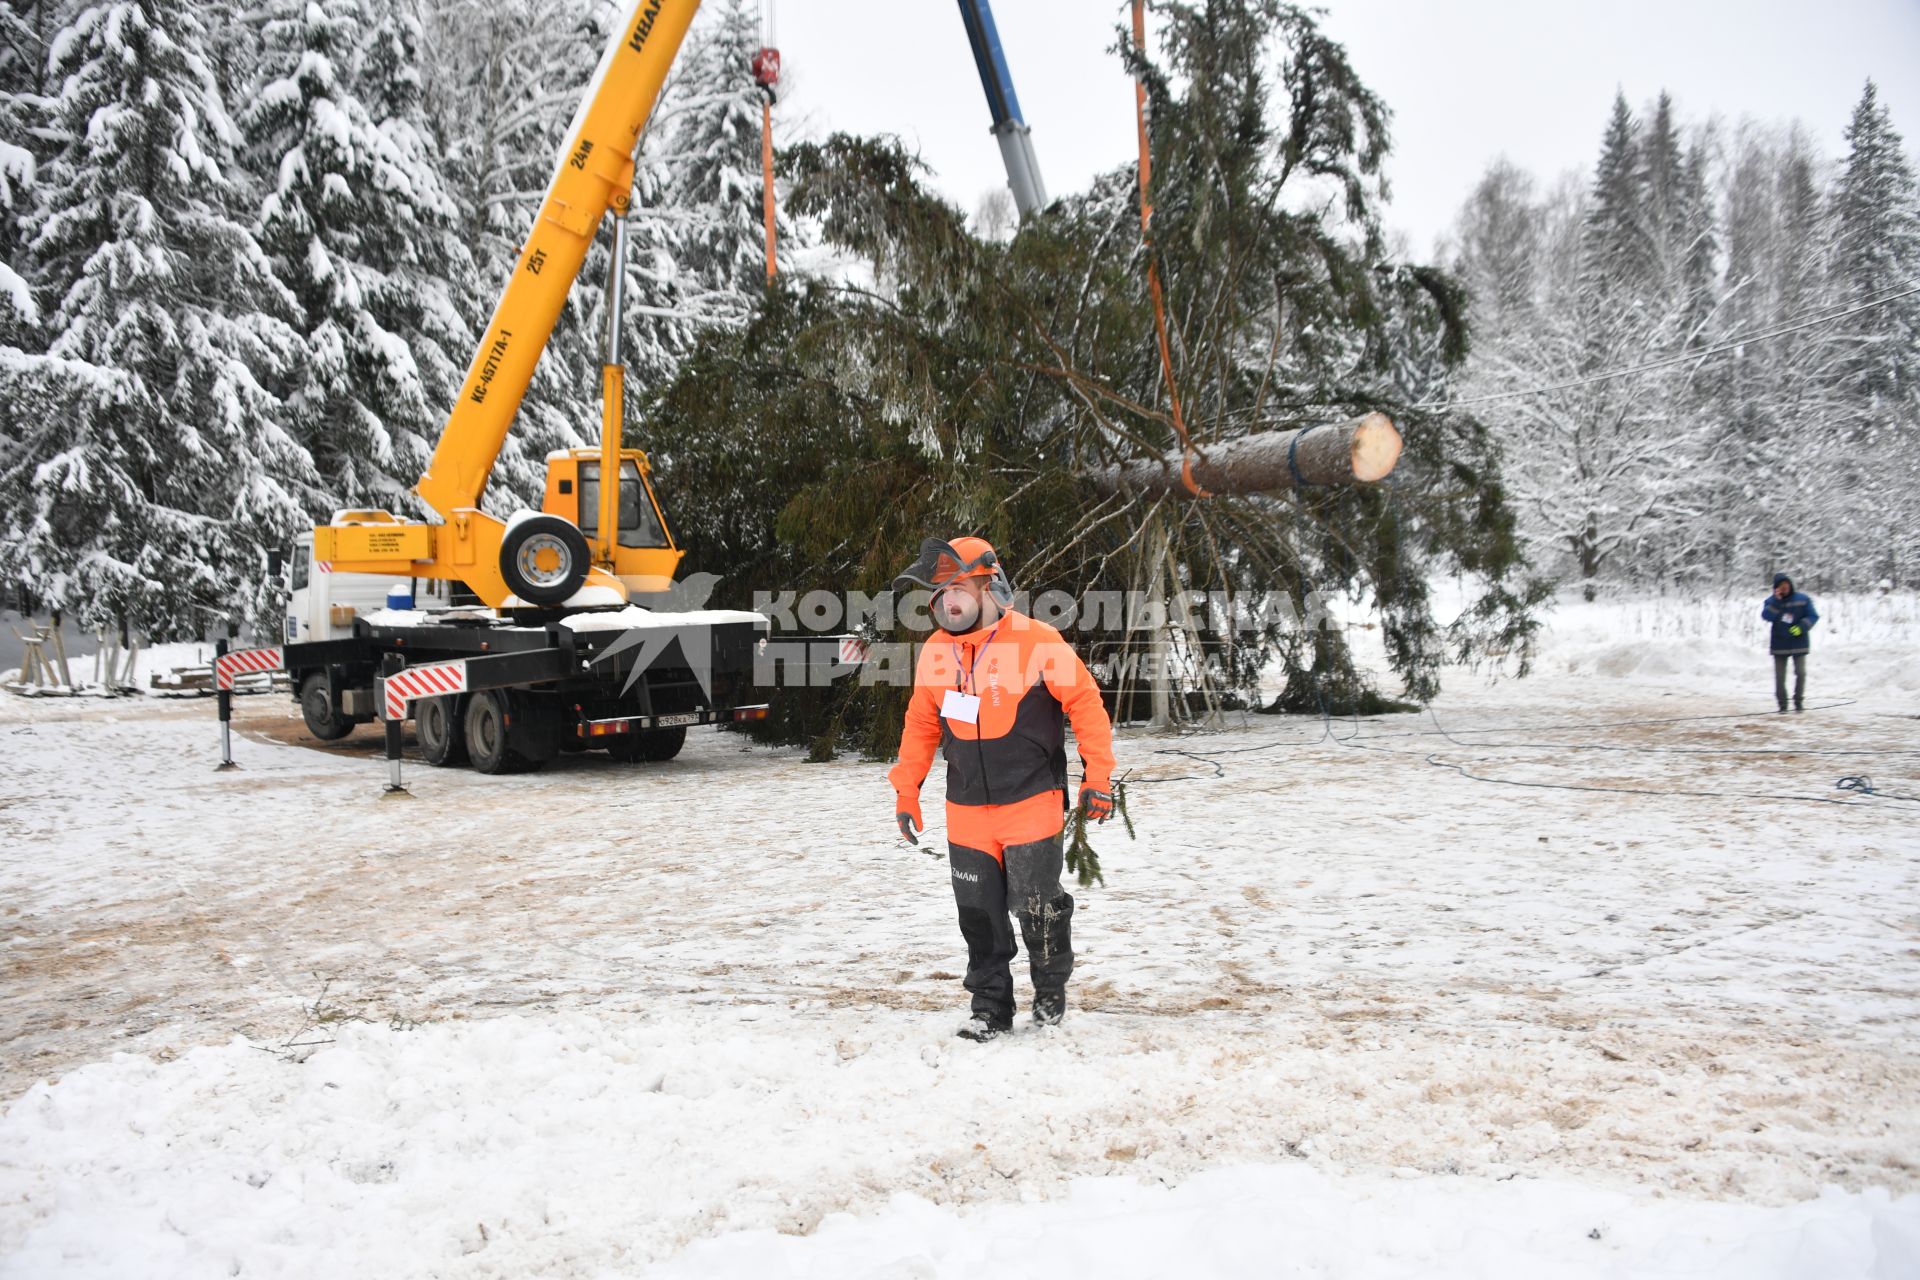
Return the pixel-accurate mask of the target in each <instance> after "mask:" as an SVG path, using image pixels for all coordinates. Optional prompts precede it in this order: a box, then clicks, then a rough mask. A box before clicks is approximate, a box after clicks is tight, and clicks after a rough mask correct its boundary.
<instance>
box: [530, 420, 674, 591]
mask: <svg viewBox="0 0 1920 1280" xmlns="http://www.w3.org/2000/svg"><path fill="white" fill-rule="evenodd" d="M600 467H601V451H600V450H599V449H597V448H589V449H558V450H555V451H554V452H552V453H549V454H548V455H547V489H546V494H545V496H544V497H543V498H542V499H541V502H540V510H541V511H542V512H543V513H545V514H547V515H550V516H558V517H560V518H561V519H563V520H568V521H571V522H572V523H573V524H574V525H576V526H577V527H578V528H579V530H580V532H581V533H582V534H583V535H584V536H585V537H586V539H587V541H588V543H589V544H592V545H598V544H599V541H600ZM619 501H620V506H619V512H620V524H619V529H618V531H617V533H616V536H615V537H614V539H613V560H612V563H611V564H609V565H605V566H603V567H605V568H607V569H608V570H610V571H611V572H612V574H613V575H614V576H615V577H616V578H618V579H619V580H620V585H621V586H623V587H625V588H626V591H627V599H628V600H630V601H631V602H633V603H634V604H640V605H645V604H649V603H651V601H652V599H653V598H657V597H658V596H660V594H661V593H663V592H667V591H671V590H672V589H673V577H674V574H675V573H676V572H677V571H678V570H679V568H680V561H681V560H682V559H683V558H684V557H685V556H686V552H684V551H682V550H680V549H679V548H678V547H676V546H675V545H674V543H673V534H672V532H671V531H670V530H669V529H668V527H667V522H666V518H665V516H664V514H663V512H662V511H661V508H660V499H659V496H658V495H657V494H655V493H654V491H653V468H652V467H651V465H649V463H648V462H647V455H646V454H644V453H642V452H641V451H640V450H638V449H623V450H621V451H620V499H619Z"/></svg>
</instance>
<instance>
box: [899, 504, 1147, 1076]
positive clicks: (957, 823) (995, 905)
mask: <svg viewBox="0 0 1920 1280" xmlns="http://www.w3.org/2000/svg"><path fill="white" fill-rule="evenodd" d="M915 587H920V588H925V589H928V590H931V591H932V592H933V593H934V595H933V598H932V603H931V604H930V606H929V608H930V611H931V612H932V614H933V619H934V622H935V623H936V624H937V625H938V626H939V628H940V634H938V635H936V636H935V637H934V638H933V639H932V640H930V641H928V643H927V644H925V645H924V646H922V647H921V650H920V657H919V661H918V663H917V665H916V666H915V669H914V680H913V699H912V701H911V702H910V703H909V704H908V706H907V718H906V724H905V726H904V727H903V728H902V729H901V732H900V762H899V763H898V764H896V765H895V766H894V767H893V769H892V770H891V771H890V772H889V773H888V774H887V779H888V781H890V782H892V783H893V789H894V796H895V803H894V814H895V822H896V823H897V824H898V826H899V828H900V834H901V835H903V836H905V837H906V838H907V839H908V840H910V841H912V842H913V843H914V844H919V843H920V836H919V833H920V832H921V831H922V830H923V829H924V828H925V826H926V822H925V820H924V819H923V818H922V817H921V815H920V784H921V783H922V782H923V781H925V779H926V776H927V771H928V770H929V769H930V768H932V766H933V753H934V749H935V748H940V749H942V750H943V752H944V753H945V755H946V760H947V859H948V863H949V867H950V869H951V871H952V873H953V896H954V900H955V902H956V903H957V905H958V906H959V909H960V932H961V934H962V936H964V937H965V938H966V940H967V976H966V988H967V990H968V991H970V992H972V993H973V1016H972V1018H971V1019H970V1020H969V1021H968V1022H967V1023H966V1024H965V1025H964V1026H962V1027H961V1028H960V1030H959V1032H958V1034H959V1035H961V1036H963V1037H965V1038H966V1039H969V1040H990V1039H992V1038H993V1037H994V1036H997V1035H999V1034H1001V1033H1002V1032H1005V1031H1009V1030H1011V1029H1012V1027H1013V1009H1014V1002H1013V975H1012V972H1011V970H1010V968H1009V964H1010V962H1011V961H1012V960H1013V957H1014V954H1015V950H1016V948H1015V945H1014V935H1013V927H1012V924H1011V922H1010V921H1009V919H1008V913H1009V910H1010V909H1011V910H1012V911H1013V912H1014V913H1016V914H1017V915H1018V916H1019V920H1020V935H1021V937H1022V938H1023V939H1024V940H1025V942H1026V947H1027V960H1028V964H1029V966H1030V968H1031V970H1032V974H1033V1020H1034V1021H1035V1022H1036V1023H1038V1024H1040V1025H1043V1026H1048V1025H1052V1024H1055V1023H1058V1022H1059V1021H1060V1019H1061V1018H1062V1017H1063V1016H1065V1014H1066V1009H1067V977H1068V975H1069V974H1071V973H1072V972H1073V942H1072V936H1071V930H1070V926H1071V924H1072V921H1073V897H1072V895H1071V894H1069V893H1067V892H1066V890H1065V889H1063V888H1062V887H1061V884H1060V875H1061V871H1062V869H1063V867H1062V855H1063V851H1062V836H1063V834H1064V828H1065V814H1066V794H1067V792H1066V788H1067V748H1066V730H1065V724H1064V721H1065V720H1071V721H1072V723H1073V734H1074V738H1075V740H1076V741H1077V742H1078V744H1079V748H1080V760H1081V765H1082V768H1083V770H1084V773H1085V777H1084V778H1083V780H1082V781H1081V784H1080V800H1079V803H1080V807H1081V808H1082V809H1084V810H1086V813H1087V816H1088V817H1089V818H1091V819H1093V820H1094V821H1096V822H1105V821H1106V820H1107V819H1108V818H1110V817H1111V816H1113V781H1112V779H1113V725H1112V722H1111V721H1109V720H1108V718H1107V710H1106V707H1105V706H1104V705H1102V703H1101V701H1100V687H1099V686H1098V685H1097V684H1096V683H1094V679H1093V676H1092V674H1091V673H1090V672H1088V670H1087V668H1086V664H1085V663H1083V662H1081V661H1080V657H1079V655H1078V654H1076V653H1075V652H1074V651H1073V649H1072V647H1071V646H1069V645H1068V644H1067V642H1066V641H1065V640H1063V639H1061V637H1060V633H1059V632H1058V631H1056V630H1054V629H1053V628H1052V627H1050V626H1048V625H1047V624H1045V623H1044V622H1040V621H1037V620H1036V619H1033V618H1030V617H1028V616H1026V615H1025V614H1023V613H1020V612H1017V611H1016V610H1015V609H1013V608H1012V602H1013V587H1012V585H1011V584H1010V583H1009V582H1008V581H1007V575H1006V573H1005V571H1004V570H1003V569H1002V568H1001V567H1000V563H999V557H998V556H997V555H996V554H995V553H994V550H993V548H992V547H991V546H989V545H988V544H987V543H986V542H985V541H984V540H982V539H980V538H957V539H955V540H954V541H953V542H952V543H950V544H949V543H946V542H941V541H939V540H938V539H928V540H927V541H926V542H925V543H924V544H922V546H921V549H920V558H919V559H918V560H917V561H915V562H914V565H913V567H912V568H910V569H908V570H907V571H906V573H904V574H902V575H901V576H900V577H899V578H898V579H896V580H895V582H894V588H895V590H899V591H904V590H911V589H913V588H915Z"/></svg>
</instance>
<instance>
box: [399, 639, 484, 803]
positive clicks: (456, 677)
mask: <svg viewBox="0 0 1920 1280" xmlns="http://www.w3.org/2000/svg"><path fill="white" fill-rule="evenodd" d="M405 661H406V659H404V658H402V657H401V656H400V655H399V654H397V653H390V654H388V655H387V656H386V657H385V658H383V659H381V663H380V690H379V696H380V716H381V719H383V720H385V721H386V726H387V790H386V794H387V795H388V796H395V795H405V794H407V789H406V787H405V785H403V784H402V783H401V781H400V743H401V734H402V729H401V726H402V725H403V724H404V723H405V722H406V719H407V705H408V704H409V703H412V702H417V701H419V700H420V699H421V698H438V697H441V696H443V695H445V694H449V693H465V692H466V691H467V664H466V662H465V661H459V662H429V663H427V664H426V665H424V666H419V667H407V666H402V665H401V664H402V663H404V662H405Z"/></svg>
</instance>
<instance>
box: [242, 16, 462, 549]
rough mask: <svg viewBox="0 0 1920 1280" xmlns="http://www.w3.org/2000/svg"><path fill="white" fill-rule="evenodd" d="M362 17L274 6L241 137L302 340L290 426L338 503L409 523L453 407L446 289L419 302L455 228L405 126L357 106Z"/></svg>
mask: <svg viewBox="0 0 1920 1280" xmlns="http://www.w3.org/2000/svg"><path fill="white" fill-rule="evenodd" d="M367 17H368V14H367V9H366V6H365V5H363V4H362V3H360V0H271V2H270V3H269V4H267V5H266V6H265V9H264V11H263V12H262V14H261V15H260V19H259V22H260V31H261V37H262V52H261V61H260V73H259V75H260V78H259V84H258V87H257V88H256V89H255V90H254V92H253V93H252V94H251V95H250V98H249V102H248V106H247V109H246V112H245V114H244V117H243V124H244V127H245V132H246V140H247V146H248V152H249V155H250V156H251V159H252V162H253V164H254V165H255V166H256V171H257V172H258V173H259V174H260V176H261V178H262V181H263V184H264V193H263V196H262V199H261V203H260V208H259V214H258V226H259V234H260V239H261V243H262V244H263V245H265V246H266V248H267V250H268V252H269V253H270V254H271V255H272V258H273V263H274V269H275V271H276V273H277V275H278V276H279V278H280V280H281V281H282V282H283V283H284V285H285V287H286V288H287V290H288V291H289V292H290V293H291V295H292V296H293V298H294V300H295V302H296V305H297V318H296V324H297V325H298V327H299V329H300V332H301V335H302V338H303V342H302V359H301V360H300V363H299V367H298V368H297V370H296V371H295V375H294V378H293V382H292V385H291V387H290V388H289V391H288V395H287V415H286V416H287V421H288V423H289V425H290V427H291V429H292V431H293V434H294V436H295V438H296V439H298V440H299V441H300V442H301V443H302V444H304V445H305V446H306V447H307V449H308V450H309V451H310V452H311V453H312V455H313V458H314V461H315V463H316V465H317V466H318V467H319V470H320V475H321V478H322V482H323V484H324V486H325V489H326V491H327V493H328V494H329V495H330V496H331V500H332V501H333V502H336V503H339V504H341V505H354V506H360V505H375V506H388V507H394V508H397V509H400V510H403V511H406V512H408V513H412V511H413V510H414V507H413V504H412V503H411V500H410V498H409V497H408V490H409V489H410V488H411V487H412V485H413V482H414V481H415V480H416V479H418V478H419V476H420V474H421V473H422V472H423V471H424V469H425V467H426V463H427V458H428V456H429V454H430V453H431V448H432V441H433V439H434V436H435V434H436V433H437V431H438V428H439V425H440V422H441V420H442V418H443V416H444V414H445V412H446V408H447V405H448V404H449V403H450V402H451V393H450V392H449V391H448V389H447V388H446V386H445V385H444V383H443V382H441V381H440V379H441V378H443V377H444V371H445V370H446V369H447V368H449V367H451V366H452V365H453V364H454V363H455V362H456V359H457V358H456V357H454V356H451V355H449V354H448V353H447V352H446V350H445V348H444V346H443V344H444V343H445V342H446V341H448V335H449V334H450V333H455V334H457V333H458V331H459V329H460V328H461V324H460V321H459V317H458V313H457V311H456V310H455V309H454V308H453V307H452V306H451V305H450V303H449V301H448V299H447V297H446V293H445V290H444V282H443V281H440V282H436V283H435V285H434V286H433V287H431V288H429V289H428V292H427V295H426V296H424V297H423V296H420V295H419V294H417V293H416V291H417V290H419V289H421V288H423V287H424V286H425V285H426V283H427V281H428V280H429V278H430V277H431V276H432V275H433V273H435V272H437V271H439V270H442V269H443V267H442V266H441V264H440V263H439V262H437V261H436V258H437V257H438V256H440V255H437V254H436V252H435V250H436V246H438V247H439V249H440V250H441V251H442V253H444V248H445V244H446V241H445V239H444V232H445V230H446V228H448V227H450V226H451V225H452V224H453V222H454V216H455V215H454V210H453V208H452V207H451V206H450V204H449V203H448V202H447V201H446V199H445V197H444V194H443V192H442V191H441V188H440V186H439V183H438V181H437V180H436V178H435V176H434V175H433V174H432V172H431V169H430V166H429V165H428V163H427V161H426V159H425V157H424V156H423V154H422V153H421V151H419V150H415V151H413V152H409V151H408V150H407V149H406V148H405V147H404V146H403V145H402V144H403V143H404V142H405V141H406V138H405V136H404V135H405V133H406V130H405V128H404V122H402V123H403V127H402V128H401V129H400V130H399V133H400V135H401V136H398V137H397V136H396V133H395V132H394V131H392V130H389V129H385V128H383V127H382V126H381V125H380V124H379V123H376V121H375V120H374V118H373V116H372V114H371V113H370V112H369V110H368V108H367V105H366V104H365V103H364V102H363V101H362V100H361V99H360V98H359V96H357V95H356V94H355V93H354V91H353V87H352V83H351V81H350V79H349V76H350V74H351V73H352V71H353V68H354V67H355V64H356V62H357V60H358V57H359V45H358V42H359V40H360V38H361V37H362V36H363V35H364V34H365V33H366V32H367V31H368V29H369V25H370V24H369V23H368V21H367ZM391 52H393V49H392V46H388V48H387V49H386V50H385V51H384V52H383V53H382V54H381V56H387V54H388V53H391ZM318 514H321V515H324V514H325V512H319V513H318Z"/></svg>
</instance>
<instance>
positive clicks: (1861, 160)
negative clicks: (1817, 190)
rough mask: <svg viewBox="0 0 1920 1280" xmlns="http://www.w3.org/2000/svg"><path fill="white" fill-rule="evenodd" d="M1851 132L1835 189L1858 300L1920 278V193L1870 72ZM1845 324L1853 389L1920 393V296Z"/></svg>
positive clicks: (1836, 266)
mask: <svg viewBox="0 0 1920 1280" xmlns="http://www.w3.org/2000/svg"><path fill="white" fill-rule="evenodd" d="M1845 136H1846V141H1847V147H1848V152H1847V157H1846V160H1845V163H1844V167H1843V169H1842V171H1841V174H1840V179H1839V183H1838V185H1837V187H1836V188H1835V190H1834V195H1833V213H1834V220H1835V236H1836V242H1835V246H1834V248H1835V254H1834V262H1833V270H1834V272H1835V276H1836V283H1837V284H1838V285H1839V291H1840V295H1841V297H1843V298H1844V299H1845V300H1846V301H1848V302H1850V303H1852V304H1854V305H1856V306H1858V305H1862V304H1865V303H1869V302H1871V301H1873V300H1874V299H1877V298H1886V297H1888V296H1889V295H1892V294H1896V293H1899V292H1900V291H1901V290H1902V289H1903V288H1909V289H1910V288H1913V287H1914V286H1915V285H1916V284H1920V201H1917V198H1916V191H1915V186H1914V177H1913V166H1912V165H1911V164H1910V163H1909V162H1908V160H1907V156H1906V153H1905V150H1904V148H1903V145H1902V142H1901V138H1900V135H1899V133H1898V132H1896V131H1895V129H1894V127H1893V121H1892V118H1891V116H1890V115H1889V114H1888V112H1887V108H1886V106H1885V105H1884V104H1883V103H1882V102H1881V101H1880V92H1879V89H1878V88H1877V87H1876V86H1875V85H1874V83H1873V82H1872V81H1871V80H1869V81H1868V82H1867V86H1866V89H1865V91H1864V92H1863V93H1862V94H1861V95H1860V101H1859V103H1858V104H1857V105H1856V106H1855V107H1854V110H1853V119H1852V120H1851V121H1850V122H1849V123H1848V125H1847V129H1846V135H1845ZM1847 327H1848V332H1849V333H1851V334H1852V335H1853V337H1854V340H1855V341H1856V343H1857V344H1858V346H1857V349H1856V352H1855V355H1854V358H1853V360H1852V361H1850V367H1849V370H1848V388H1849V390H1850V391H1851V392H1852V393H1853V394H1855V395H1856V396H1859V397H1861V398H1862V399H1863V400H1864V401H1872V400H1876V399H1882V398H1884V399H1898V400H1909V401H1920V297H1908V298H1902V299H1899V300H1897V301H1890V302H1888V303H1886V304H1885V305H1882V306H1878V307H1876V308H1875V309H1874V310H1872V311H1870V312H1867V313H1865V314H1863V315H1861V316H1858V317H1855V318H1853V319H1851V320H1849V321H1848V322H1847Z"/></svg>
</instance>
